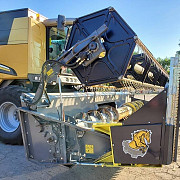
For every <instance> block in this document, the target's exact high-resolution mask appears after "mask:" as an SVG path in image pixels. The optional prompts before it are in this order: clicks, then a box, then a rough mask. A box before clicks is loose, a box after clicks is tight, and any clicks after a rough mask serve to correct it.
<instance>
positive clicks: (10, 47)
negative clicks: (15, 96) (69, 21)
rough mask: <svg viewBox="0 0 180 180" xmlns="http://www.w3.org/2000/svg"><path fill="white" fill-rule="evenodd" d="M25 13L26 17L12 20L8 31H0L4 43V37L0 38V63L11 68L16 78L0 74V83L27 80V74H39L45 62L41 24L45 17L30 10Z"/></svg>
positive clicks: (43, 35) (44, 42)
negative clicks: (2, 32) (2, 33)
mask: <svg viewBox="0 0 180 180" xmlns="http://www.w3.org/2000/svg"><path fill="white" fill-rule="evenodd" d="M17 11H18V10H17ZM19 11H20V10H19ZM26 11H28V13H27V17H18V18H13V22H12V25H11V29H10V30H9V29H8V28H4V29H2V31H4V32H5V34H6V37H5V38H6V42H2V41H3V38H4V37H0V41H1V42H2V43H1V44H0V63H1V64H3V65H6V66H9V67H11V68H13V69H14V70H15V71H16V73H17V76H11V75H7V74H0V83H1V82H3V80H13V79H27V76H28V74H29V73H33V74H40V72H41V67H42V64H43V63H44V61H45V60H46V27H45V25H44V24H43V23H42V22H41V21H42V20H43V19H45V17H43V16H40V15H39V14H37V13H35V12H34V11H32V10H30V9H26ZM5 13H8V12H5ZM14 13H16V12H15V11H14ZM0 17H1V14H0ZM5 18H7V17H5ZM6 20H7V21H8V19H6ZM0 26H1V21H0ZM8 31H10V32H8ZM0 33H1V28H0ZM1 38H2V40H1Z"/></svg>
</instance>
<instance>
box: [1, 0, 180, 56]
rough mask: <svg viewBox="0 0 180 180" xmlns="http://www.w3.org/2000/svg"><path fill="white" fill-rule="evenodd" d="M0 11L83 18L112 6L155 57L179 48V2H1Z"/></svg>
mask: <svg viewBox="0 0 180 180" xmlns="http://www.w3.org/2000/svg"><path fill="white" fill-rule="evenodd" d="M0 3H1V6H0V11H4V10H11V9H17V8H25V7H28V8H30V9H33V10H34V11H36V12H38V13H40V14H42V15H44V16H46V17H48V18H55V17H57V15H58V14H63V15H65V16H66V17H80V16H83V15H86V14H88V13H91V12H94V11H97V10H100V9H103V8H106V7H109V6H112V7H114V8H115V9H116V10H117V11H118V13H119V14H120V15H121V16H122V17H123V19H124V20H125V21H126V22H127V23H128V24H129V25H130V26H131V28H132V29H133V30H134V31H135V32H136V33H137V35H138V36H139V38H140V39H141V40H142V42H143V43H144V44H145V45H146V46H147V47H148V49H149V50H150V51H151V52H152V53H153V55H154V56H155V57H156V58H157V57H161V58H165V57H166V56H167V57H172V56H174V55H175V52H176V51H177V50H179V49H180V47H179V46H178V43H180V41H179V40H180V0H63V1H62V0H41V1H40V0H39V1H38V0H6V1H5V0H0Z"/></svg>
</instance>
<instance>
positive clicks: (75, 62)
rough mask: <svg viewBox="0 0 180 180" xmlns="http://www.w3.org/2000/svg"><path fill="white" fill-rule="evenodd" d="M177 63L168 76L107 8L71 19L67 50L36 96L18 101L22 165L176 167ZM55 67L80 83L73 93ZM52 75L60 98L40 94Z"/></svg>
mask: <svg viewBox="0 0 180 180" xmlns="http://www.w3.org/2000/svg"><path fill="white" fill-rule="evenodd" d="M59 22H63V21H59ZM58 26H60V27H61V28H63V23H61V24H58ZM179 64H180V59H179V57H178V56H177V57H176V58H175V59H174V60H173V61H171V67H170V77H169V75H168V74H167V72H166V71H165V70H164V69H163V68H162V67H161V65H160V64H159V63H158V62H157V61H156V59H155V58H154V57H153V55H152V54H151V52H150V51H149V50H148V49H147V48H146V46H145V45H144V44H143V43H142V42H141V41H140V39H139V38H138V37H137V35H136V34H135V32H134V31H133V30H132V29H131V28H130V27H129V25H128V24H127V23H126V22H125V21H124V20H123V19H122V17H121V16H120V15H119V14H118V13H117V12H116V11H115V10H114V9H113V8H111V7H110V8H107V9H103V10H101V11H98V12H95V13H92V14H89V15H86V16H83V17H80V18H77V19H76V20H75V21H74V23H73V26H72V29H71V33H70V37H69V39H68V42H67V45H66V51H65V52H64V53H63V54H62V55H61V56H59V57H58V58H57V59H56V60H51V61H46V62H45V63H44V65H43V67H42V73H41V82H40V84H39V87H38V89H37V92H36V93H35V94H32V93H24V94H23V95H22V96H21V103H22V107H21V108H18V110H19V117H20V122H21V129H22V135H23V141H24V146H25V149H26V155H27V158H28V159H29V160H33V161H39V162H47V163H49V162H52V163H60V164H64V165H75V164H84V165H95V166H98V165H99V166H108V167H111V166H112V167H119V166H122V165H132V166H158V167H159V166H161V165H163V164H164V165H167V164H170V163H172V162H174V161H176V159H177V142H178V141H177V139H178V132H179V131H178V127H179V124H178V123H179ZM61 66H66V67H68V68H71V69H72V71H73V72H74V73H75V75H76V76H77V77H78V79H79V80H80V82H81V84H82V87H81V88H80V89H79V92H74V93H69V94H67V93H62V86H61V83H62V78H61V77H60V76H58V74H59V69H60V67H61ZM54 76H57V82H58V83H59V93H58V94H49V93H46V88H45V87H46V84H47V81H48V80H49V79H51V78H52V77H54ZM103 83H108V86H107V84H106V85H102V84H103ZM43 94H44V95H43Z"/></svg>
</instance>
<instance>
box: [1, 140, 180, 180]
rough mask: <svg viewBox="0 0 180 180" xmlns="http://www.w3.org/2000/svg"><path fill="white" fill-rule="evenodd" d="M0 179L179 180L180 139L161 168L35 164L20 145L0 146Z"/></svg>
mask: <svg viewBox="0 0 180 180" xmlns="http://www.w3.org/2000/svg"><path fill="white" fill-rule="evenodd" d="M0 179H3V180H9V179H11V180H12V179H13V180H16V179H18V180H19V179H20V180H31V179H33V180H42V179H43V180H49V179H51V180H55V179H60V180H61V179H62V180H65V179H66V180H84V179H86V180H88V179H91V180H95V179H98V180H109V179H113V180H121V179H122V180H126V179H127V180H131V179H132V180H136V179H137V180H141V179H143V180H144V179H146V180H149V179H151V180H152V179H153V180H156V179H158V180H159V179H163V180H164V179H169V180H170V179H173V180H180V138H179V149H178V161H177V162H176V163H173V164H171V165H168V166H163V167H162V168H140V167H137V168H133V167H126V168H105V167H103V168H102V167H93V166H74V167H73V168H70V169H69V168H67V167H65V166H61V165H51V164H48V165H47V164H46V165H45V164H39V163H32V162H29V161H28V160H27V159H26V158H25V152H24V148H23V146H11V145H4V144H2V143H0Z"/></svg>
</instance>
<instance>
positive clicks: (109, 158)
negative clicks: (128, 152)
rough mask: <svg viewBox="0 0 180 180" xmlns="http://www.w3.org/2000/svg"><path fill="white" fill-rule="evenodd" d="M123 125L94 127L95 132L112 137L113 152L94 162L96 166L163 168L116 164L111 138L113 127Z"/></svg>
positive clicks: (112, 124) (101, 124)
mask: <svg viewBox="0 0 180 180" xmlns="http://www.w3.org/2000/svg"><path fill="white" fill-rule="evenodd" d="M122 125H123V124H122V123H95V124H93V125H92V128H93V129H94V130H95V131H99V132H102V133H105V134H107V135H109V136H110V141H111V151H109V152H107V153H105V154H103V155H102V156H101V157H100V158H98V159H96V160H95V161H94V163H95V164H94V165H95V166H99V165H100V166H102V167H104V166H106V167H120V166H121V167H127V166H130V167H162V165H161V164H158V165H150V164H129V165H123V164H121V163H115V162H114V153H113V143H112V137H111V127H113V126H122Z"/></svg>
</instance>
